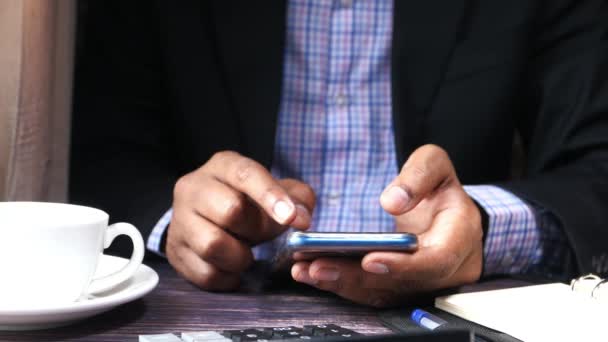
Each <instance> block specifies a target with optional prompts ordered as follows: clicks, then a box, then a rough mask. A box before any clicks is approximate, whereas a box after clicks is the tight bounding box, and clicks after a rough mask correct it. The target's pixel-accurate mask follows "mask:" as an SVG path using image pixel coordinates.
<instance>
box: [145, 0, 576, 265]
mask: <svg viewBox="0 0 608 342" xmlns="http://www.w3.org/2000/svg"><path fill="white" fill-rule="evenodd" d="M392 19H393V3H392V1H376V0H341V1H337V0H333V1H332V0H324V1H307V0H291V1H289V6H288V13H287V45H286V49H285V57H284V72H283V88H282V101H281V106H280V111H279V117H278V126H277V135H276V144H275V152H274V164H273V165H272V170H271V171H272V173H273V175H274V176H275V177H277V178H285V177H290V178H296V179H301V180H303V181H304V182H307V183H308V184H310V185H311V186H312V188H313V189H314V190H315V192H316V194H317V207H316V209H315V212H314V215H313V223H312V227H313V228H312V230H315V231H336V230H338V231H348V232H358V231H365V232H371V231H380V232H391V231H394V230H395V221H394V219H393V217H391V216H390V215H389V214H387V213H386V212H385V211H384V210H383V209H382V208H381V206H380V204H379V201H378V198H379V196H380V194H381V193H382V190H383V189H384V187H385V186H386V185H387V184H389V183H390V182H391V181H392V180H393V179H394V178H395V177H396V176H397V173H398V170H399V167H398V165H396V154H395V146H394V135H393V127H392V120H391V115H392V104H391V81H390V75H391V61H390V55H391V43H392V41H391V37H392ZM465 191H467V193H468V194H469V195H470V196H471V197H472V198H473V199H475V200H476V201H477V202H478V203H479V204H480V205H481V206H482V207H483V208H484V209H485V210H486V212H487V213H488V217H489V229H488V235H487V237H486V240H485V247H484V273H485V274H486V275H487V274H498V273H505V274H513V273H522V272H526V271H536V272H553V271H556V270H557V271H556V272H559V265H560V263H561V261H562V260H564V258H568V257H569V255H568V254H569V250H568V247H567V243H566V241H565V240H564V238H563V236H562V234H561V232H560V231H559V229H558V226H557V224H555V222H552V224H549V225H548V226H546V227H545V226H543V227H540V226H539V224H538V223H539V222H545V221H546V220H544V221H541V220H539V219H538V218H537V217H536V212H535V210H533V209H532V208H531V207H530V206H529V205H528V204H526V203H525V202H523V201H522V200H521V199H519V198H518V197H517V196H515V195H513V194H511V193H509V192H507V191H505V190H503V189H501V188H498V187H495V186H490V185H481V186H465ZM170 219H171V212H170V211H169V212H168V213H166V214H165V215H164V217H163V219H161V221H160V222H159V224H158V225H157V227H156V228H155V229H154V231H153V233H152V235H151V236H150V238H149V240H148V248H149V249H151V250H153V251H158V250H159V248H158V246H159V243H160V236H161V235H162V232H163V231H164V229H165V227H166V226H167V224H168V222H169V221H170ZM159 234H160V235H159ZM276 245H277V243H276V241H271V242H269V243H266V244H263V245H261V246H258V247H256V248H255V249H254V252H255V255H256V257H257V258H259V259H264V258H270V257H271V256H272V255H273V254H274V253H275V251H276ZM548 250H551V251H553V252H554V255H557V258H551V259H549V258H547V257H546V255H547V251H548Z"/></svg>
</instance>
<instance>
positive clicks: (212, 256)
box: [175, 215, 253, 273]
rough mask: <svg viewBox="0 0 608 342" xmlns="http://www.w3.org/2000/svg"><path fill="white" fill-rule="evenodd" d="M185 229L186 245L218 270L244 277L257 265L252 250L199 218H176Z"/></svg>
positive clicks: (192, 216)
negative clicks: (252, 264)
mask: <svg viewBox="0 0 608 342" xmlns="http://www.w3.org/2000/svg"><path fill="white" fill-rule="evenodd" d="M176 219H177V220H178V221H177V222H175V223H176V224H180V225H182V226H183V236H184V237H185V238H184V241H185V244H186V245H187V246H188V247H189V248H190V249H191V250H192V251H193V252H194V253H196V255H197V256H198V257H199V258H201V259H203V260H205V261H206V262H208V263H210V264H212V265H214V266H215V267H217V268H218V269H220V270H222V271H225V272H229V273H240V272H242V271H244V270H245V269H247V268H248V267H249V266H250V265H251V263H252V262H253V255H252V253H251V249H250V248H249V247H248V246H247V245H245V243H243V242H242V241H240V240H238V239H236V238H235V237H234V236H232V235H230V234H228V233H227V232H226V231H224V230H223V229H221V228H219V227H217V226H215V225H213V224H212V223H211V222H209V221H207V220H206V219H204V218H202V217H199V216H196V215H176Z"/></svg>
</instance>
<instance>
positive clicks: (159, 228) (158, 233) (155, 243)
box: [146, 209, 173, 257]
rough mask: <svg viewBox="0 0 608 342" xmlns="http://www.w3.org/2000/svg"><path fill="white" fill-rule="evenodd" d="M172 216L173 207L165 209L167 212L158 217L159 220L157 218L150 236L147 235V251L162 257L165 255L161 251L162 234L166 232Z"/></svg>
mask: <svg viewBox="0 0 608 342" xmlns="http://www.w3.org/2000/svg"><path fill="white" fill-rule="evenodd" d="M172 217H173V209H169V210H167V212H166V213H165V214H164V215H163V216H162V217H161V218H160V220H158V222H157V223H156V225H155V226H154V228H153V229H152V232H151V233H150V236H148V241H147V242H146V248H148V250H149V251H151V252H153V253H155V254H158V255H160V256H162V257H165V253H163V252H162V241H163V236H164V235H165V234H166V231H167V228H168V227H169V223H171V218H172Z"/></svg>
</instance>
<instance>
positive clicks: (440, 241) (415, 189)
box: [291, 145, 483, 307]
mask: <svg viewBox="0 0 608 342" xmlns="http://www.w3.org/2000/svg"><path fill="white" fill-rule="evenodd" d="M380 203H381V205H382V207H383V208H384V209H385V210H386V211H387V212H389V213H390V214H392V215H394V216H395V221H396V227H397V228H396V230H397V231H398V232H409V233H414V234H416V235H417V236H418V244H419V246H418V249H417V250H416V251H415V252H413V253H397V252H372V253H368V254H367V255H366V256H365V257H364V258H363V259H362V260H353V259H343V258H320V259H316V260H314V261H312V262H304V261H300V262H297V263H296V264H294V265H293V267H292V269H291V274H292V277H293V278H294V279H295V280H296V281H299V282H303V283H307V284H310V285H312V286H315V287H317V288H319V289H322V290H326V291H331V292H334V293H336V294H337V295H339V296H342V297H344V298H347V299H350V300H352V301H355V302H358V303H362V304H367V305H372V306H376V307H385V306H392V305H397V304H399V303H402V302H403V301H406V300H407V299H408V298H410V297H411V296H412V295H415V294H419V293H423V292H429V291H433V290H437V289H441V288H447V287H452V286H458V285H462V284H466V283H472V282H475V281H476V280H478V279H479V277H480V275H481V269H482V262H483V247H482V235H483V233H482V227H481V215H480V213H479V209H478V208H477V206H476V205H475V203H473V201H472V200H471V198H470V197H469V196H468V195H467V194H466V193H465V191H464V189H463V187H462V185H461V184H460V181H459V180H458V177H457V176H456V172H455V170H454V167H453V165H452V162H451V161H450V159H449V156H448V154H447V153H446V152H445V151H444V150H443V149H441V148H439V147H437V146H435V145H425V146H422V147H420V148H419V149H417V150H416V151H415V152H414V153H412V155H411V156H410V158H409V159H408V160H407V162H406V163H405V165H404V166H403V168H402V169H401V172H400V174H399V175H398V176H397V177H396V178H395V180H394V181H393V182H392V183H391V184H389V185H388V186H387V187H386V189H385V190H384V192H383V193H382V195H381V196H380Z"/></svg>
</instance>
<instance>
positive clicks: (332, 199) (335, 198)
mask: <svg viewBox="0 0 608 342" xmlns="http://www.w3.org/2000/svg"><path fill="white" fill-rule="evenodd" d="M328 199H329V204H330V205H338V204H340V194H339V193H338V192H330V193H329V196H328Z"/></svg>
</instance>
